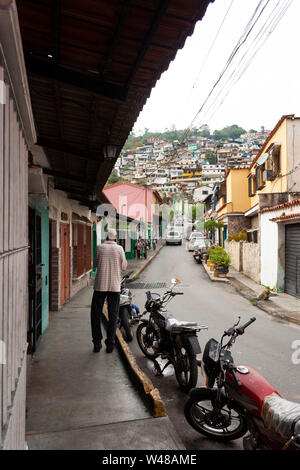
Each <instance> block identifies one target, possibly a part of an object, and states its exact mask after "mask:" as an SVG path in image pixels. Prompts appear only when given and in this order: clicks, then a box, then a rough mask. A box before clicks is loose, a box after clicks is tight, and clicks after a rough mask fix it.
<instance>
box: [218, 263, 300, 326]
mask: <svg viewBox="0 0 300 470" xmlns="http://www.w3.org/2000/svg"><path fill="white" fill-rule="evenodd" d="M227 280H228V281H229V283H230V284H231V285H232V286H233V287H235V289H237V290H238V291H239V292H240V293H241V295H243V296H244V297H246V298H247V299H249V300H250V301H251V302H252V303H253V304H255V305H256V306H257V307H259V308H260V309H261V310H264V311H265V312H266V313H268V314H270V315H273V316H277V317H280V318H283V319H285V320H288V321H291V322H293V323H297V324H300V299H298V298H297V297H294V296H292V295H289V294H285V293H273V292H271V294H270V298H269V300H258V299H257V297H258V295H259V294H260V293H261V291H262V290H263V289H264V287H263V286H262V285H260V284H257V283H256V282H254V281H253V280H252V279H250V278H249V277H247V276H245V275H244V274H243V273H241V272H238V271H236V270H235V269H234V268H232V267H230V269H229V273H228V276H227Z"/></svg>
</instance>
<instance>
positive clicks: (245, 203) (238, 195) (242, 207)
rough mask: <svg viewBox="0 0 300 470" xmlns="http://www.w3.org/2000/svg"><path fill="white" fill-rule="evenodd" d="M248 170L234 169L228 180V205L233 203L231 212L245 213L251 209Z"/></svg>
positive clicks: (230, 172)
mask: <svg viewBox="0 0 300 470" xmlns="http://www.w3.org/2000/svg"><path fill="white" fill-rule="evenodd" d="M248 175H249V169H248V168H232V169H231V170H230V171H229V174H228V175H227V178H226V194H227V203H230V202H232V208H231V210H230V212H245V211H247V210H248V209H249V208H250V204H251V201H250V197H249V195H248Z"/></svg>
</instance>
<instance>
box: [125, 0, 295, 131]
mask: <svg viewBox="0 0 300 470" xmlns="http://www.w3.org/2000/svg"><path fill="white" fill-rule="evenodd" d="M264 1H265V2H266V1H267V0H264ZM286 1H287V0H269V4H268V5H267V7H266V9H265V10H264V12H263V14H262V16H261V17H260V20H259V21H258V23H257V26H256V28H257V30H256V31H258V30H259V28H260V27H261V26H262V24H263V23H264V22H265V21H268V18H270V14H271V11H272V10H273V8H274V7H275V6H276V4H277V3H278V2H279V4H280V5H281V6H282V5H284V4H285V3H286ZM258 3H259V0H233V1H232V0H215V2H214V3H212V4H210V5H209V6H208V9H207V12H206V15H205V16H204V18H203V20H202V21H200V22H198V23H197V25H196V27H195V30H194V34H193V35H192V36H191V37H189V38H188V39H187V41H186V43H185V46H184V48H183V49H182V50H180V51H178V53H177V56H176V58H175V60H174V61H173V62H172V63H171V64H170V67H169V69H168V70H167V71H166V72H165V73H164V74H163V75H162V76H161V78H160V80H159V81H158V82H157V84H156V87H155V88H154V89H153V90H152V93H151V96H150V98H149V99H148V101H147V103H146V105H145V106H144V109H143V110H142V112H141V113H140V115H139V117H138V120H137V121H136V124H135V126H134V131H135V132H136V133H140V131H143V130H144V128H149V129H150V130H151V131H158V130H161V131H163V130H165V129H167V128H170V127H171V126H172V125H175V126H176V128H177V129H183V128H186V127H188V125H189V124H190V123H191V121H192V119H193V118H194V116H195V114H196V113H197V111H198V109H199V108H200V107H201V105H202V103H203V102H204V100H205V98H206V97H207V95H208V93H209V92H210V90H211V89H212V87H213V85H214V84H215V82H216V80H217V78H218V77H219V75H220V73H221V71H222V70H223V68H224V66H225V64H226V61H227V59H228V57H229V55H230V54H231V52H232V50H233V48H234V46H235V45H236V43H237V41H238V39H239V38H240V36H241V34H242V32H243V31H244V28H245V27H246V25H247V23H248V21H249V20H250V17H251V15H252V14H253V13H254V10H255V8H256V6H257V5H258ZM230 5H231V7H230ZM229 7H230V10H229V12H228V14H227V17H226V19H225V22H224V25H223V27H222V29H221V31H220V33H219V36H218V38H217V40H216V43H215V45H214V47H213V49H212V50H211V53H210V54H209V58H208V59H207V61H206V63H205V66H204V68H203V70H202V73H201V74H200V76H199V71H200V69H201V67H202V64H203V61H204V59H205V57H206V55H207V52H208V50H209V48H210V46H211V44H212V42H213V40H214V38H215V36H216V33H217V31H218V29H219V27H220V25H221V23H222V21H223V19H224V17H225V14H226V12H227V11H228V9H229ZM299 21H300V0H293V1H292V3H291V6H290V8H289V9H288V11H287V12H286V14H285V16H284V17H283V19H282V20H281V22H280V23H279V25H278V26H277V28H276V29H275V31H274V32H273V33H272V34H270V35H269V37H268V40H267V41H266V42H265V44H264V45H263V46H262V48H261V49H260V50H259V51H258V53H257V55H256V56H255V58H254V60H253V62H252V63H251V65H250V66H249V68H248V69H247V70H246V72H245V73H244V75H243V76H242V78H241V79H240V80H239V82H238V83H237V84H236V85H235V86H233V87H232V88H231V91H230V93H229V95H228V96H227V97H226V98H225V100H224V103H223V104H222V105H221V106H220V107H218V106H217V105H218V103H219V101H221V98H222V95H221V96H220V98H219V101H218V100H217V101H216V106H215V108H212V109H211V111H210V112H207V113H206V114H205V113H204V114H203V113H202V115H200V116H199V119H198V120H197V121H196V123H195V125H197V127H198V126H199V125H201V124H204V123H207V124H208V125H209V127H210V128H211V130H214V129H220V128H223V127H225V126H227V125H231V124H238V125H240V126H242V127H243V128H245V129H246V130H249V129H251V128H254V129H260V127H261V126H262V125H263V126H265V128H266V129H269V130H271V129H272V128H273V127H274V126H275V124H276V122H277V121H278V120H279V118H280V117H281V116H282V115H283V114H296V115H297V116H300V60H299V46H300V25H299ZM251 34H252V35H253V36H252V37H253V38H254V36H255V28H254V29H253V32H252V33H251ZM246 45H247V51H248V52H247V53H249V51H251V50H254V49H253V47H250V45H251V35H250V36H249V41H247V42H246V43H245V46H243V47H246ZM245 51H246V49H244V52H245ZM240 53H241V54H242V50H241V51H240ZM197 77H198V80H197ZM196 80H197V81H196ZM195 82H196V83H195ZM221 89H222V87H219V88H218V87H216V89H215V93H216V92H217V90H221ZM208 104H209V102H208ZM217 108H218V109H217ZM215 109H217V110H216V112H215V114H214V116H211V114H212V113H213V112H214V111H215Z"/></svg>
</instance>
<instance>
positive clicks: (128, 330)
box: [120, 307, 133, 343]
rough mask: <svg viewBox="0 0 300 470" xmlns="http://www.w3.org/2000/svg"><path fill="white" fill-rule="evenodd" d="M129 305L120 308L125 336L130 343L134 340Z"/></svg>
mask: <svg viewBox="0 0 300 470" xmlns="http://www.w3.org/2000/svg"><path fill="white" fill-rule="evenodd" d="M129 315H130V314H129V311H128V309H127V307H124V308H122V309H121V310H120V323H121V330H124V333H123V332H122V334H123V337H124V339H125V341H127V342H128V343H129V342H130V341H132V340H133V333H132V326H131V324H130V316H129Z"/></svg>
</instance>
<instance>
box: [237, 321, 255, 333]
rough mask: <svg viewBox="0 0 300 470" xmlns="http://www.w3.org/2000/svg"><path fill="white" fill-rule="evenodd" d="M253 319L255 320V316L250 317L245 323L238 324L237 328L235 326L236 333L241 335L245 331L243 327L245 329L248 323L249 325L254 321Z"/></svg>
mask: <svg viewBox="0 0 300 470" xmlns="http://www.w3.org/2000/svg"><path fill="white" fill-rule="evenodd" d="M255 321H256V318H255V317H252V318H250V320H249V321H247V322H246V323H245V325H243V326H240V327H239V328H237V332H238V334H240V335H243V334H244V332H245V329H246V328H247V327H248V326H249V325H251V324H252V323H254V322H255Z"/></svg>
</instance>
